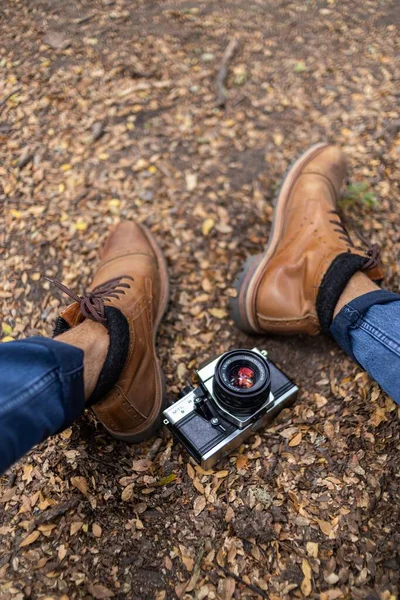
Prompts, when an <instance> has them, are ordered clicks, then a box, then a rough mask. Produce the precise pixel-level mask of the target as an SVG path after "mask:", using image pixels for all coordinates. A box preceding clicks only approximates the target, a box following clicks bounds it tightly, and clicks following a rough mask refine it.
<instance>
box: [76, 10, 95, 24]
mask: <svg viewBox="0 0 400 600" xmlns="http://www.w3.org/2000/svg"><path fill="white" fill-rule="evenodd" d="M96 14H97V13H95V12H94V13H92V14H91V15H88V16H87V17H81V18H80V19H75V20H74V23H76V24H77V25H82V23H87V22H88V21H90V20H91V19H93V17H95V16H96Z"/></svg>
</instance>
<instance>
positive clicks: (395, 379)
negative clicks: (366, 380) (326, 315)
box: [331, 290, 400, 404]
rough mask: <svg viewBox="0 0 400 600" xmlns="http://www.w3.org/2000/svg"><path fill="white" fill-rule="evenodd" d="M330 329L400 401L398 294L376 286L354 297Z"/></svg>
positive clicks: (349, 351)
mask: <svg viewBox="0 0 400 600" xmlns="http://www.w3.org/2000/svg"><path fill="white" fill-rule="evenodd" d="M331 333H332V335H333V337H334V338H335V340H336V341H337V343H338V344H339V346H341V348H343V350H344V351H345V352H346V353H347V354H348V355H349V356H351V358H353V359H354V360H356V361H357V362H358V363H359V364H360V365H361V366H362V367H363V368H364V369H365V370H366V371H367V372H368V373H369V374H370V375H371V377H373V378H374V379H375V381H377V382H378V383H379V385H380V386H381V388H382V389H383V390H384V391H385V392H386V393H387V394H389V396H390V397H391V398H393V400H395V401H396V402H397V403H398V404H400V296H399V295H397V294H394V293H393V292H387V291H384V290H377V291H375V292H370V293H368V294H364V295H363V296H359V297H358V298H355V299H354V300H352V301H351V302H349V304H346V306H344V307H343V308H342V309H341V311H340V312H339V313H338V314H337V315H336V317H335V319H334V320H333V323H332V325H331Z"/></svg>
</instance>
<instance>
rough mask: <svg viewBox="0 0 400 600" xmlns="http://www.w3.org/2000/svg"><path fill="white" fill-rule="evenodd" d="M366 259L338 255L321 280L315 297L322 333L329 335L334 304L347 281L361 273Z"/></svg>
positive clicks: (348, 253) (344, 254)
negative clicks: (358, 272)
mask: <svg viewBox="0 0 400 600" xmlns="http://www.w3.org/2000/svg"><path fill="white" fill-rule="evenodd" d="M367 260H368V258H367V257H365V256H359V255H358V254H352V253H351V252H344V253H343V254H339V255H338V256H337V257H336V258H335V259H334V261H333V262H332V264H331V266H330V267H329V269H328V270H327V272H326V273H325V275H324V278H323V279H322V282H321V285H320V287H319V291H318V296H317V315H318V319H319V322H320V325H321V330H322V332H323V333H329V328H330V326H331V324H332V321H333V313H334V311H335V307H336V304H337V303H338V300H339V298H340V296H341V294H342V292H343V290H344V288H345V287H346V285H347V283H348V282H349V280H350V279H351V278H352V277H353V275H354V274H355V273H357V271H361V270H362V268H363V266H364V265H365V263H366V262H367Z"/></svg>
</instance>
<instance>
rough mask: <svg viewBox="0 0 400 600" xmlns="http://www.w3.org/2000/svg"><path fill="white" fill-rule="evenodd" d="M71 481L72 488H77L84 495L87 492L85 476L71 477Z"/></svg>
mask: <svg viewBox="0 0 400 600" xmlns="http://www.w3.org/2000/svg"><path fill="white" fill-rule="evenodd" d="M71 483H72V485H73V486H74V488H76V489H77V490H79V491H80V492H82V494H83V495H84V496H86V494H87V493H88V482H87V480H86V479H85V477H71Z"/></svg>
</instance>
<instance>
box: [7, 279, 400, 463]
mask: <svg viewBox="0 0 400 600" xmlns="http://www.w3.org/2000/svg"><path fill="white" fill-rule="evenodd" d="M331 333H332V335H333V337H334V338H335V340H336V341H337V343H338V344H339V346H341V347H342V348H343V350H344V351H345V352H346V353H347V354H348V355H349V356H351V357H352V358H353V359H354V360H355V361H357V362H358V363H359V364H360V365H361V366H362V367H363V368H364V369H365V370H366V371H368V373H369V374H370V375H371V376H372V377H373V378H374V379H375V380H376V381H377V382H378V383H379V384H380V386H381V387H382V388H383V389H384V391H385V392H387V393H388V394H389V395H390V396H391V397H392V398H393V399H394V400H395V401H396V402H398V403H399V404H400V296H398V295H396V294H393V293H392V292H385V291H381V290H378V291H376V292H371V293H369V294H365V295H364V296H360V297H359V298H356V299H355V300H353V301H352V302H350V303H349V304H347V305H346V306H345V307H343V308H342V310H341V311H340V312H339V314H338V315H337V316H336V318H335V320H334V321H333V323H332V326H331ZM0 382H1V383H0V473H2V472H3V471H5V469H7V468H8V467H9V466H10V465H11V464H12V463H13V462H15V461H16V460H18V459H19V458H20V457H21V456H22V455H23V454H25V452H27V451H28V450H29V449H30V448H32V446H34V445H35V444H38V443H39V442H41V441H43V440H44V439H46V437H48V436H49V435H53V434H54V433H57V432H58V431H61V430H62V429H64V428H65V427H68V426H69V425H71V423H73V422H74V420H75V419H76V418H77V417H78V416H79V415H80V414H82V413H83V411H84V407H85V399H84V386H83V352H82V350H79V349H78V348H75V347H73V346H69V345H68V344H63V343H60V342H56V341H54V340H49V339H46V338H40V337H34V338H30V339H27V340H21V341H17V342H11V343H7V344H0Z"/></svg>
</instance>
